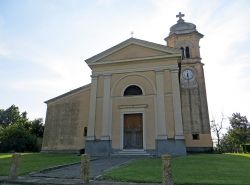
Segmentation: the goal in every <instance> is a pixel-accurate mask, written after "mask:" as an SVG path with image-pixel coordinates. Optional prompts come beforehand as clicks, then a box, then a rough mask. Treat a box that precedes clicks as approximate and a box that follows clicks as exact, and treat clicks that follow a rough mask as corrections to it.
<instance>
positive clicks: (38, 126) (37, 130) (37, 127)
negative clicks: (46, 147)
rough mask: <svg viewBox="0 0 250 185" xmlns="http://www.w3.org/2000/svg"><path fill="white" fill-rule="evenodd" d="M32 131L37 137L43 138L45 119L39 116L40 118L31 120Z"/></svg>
mask: <svg viewBox="0 0 250 185" xmlns="http://www.w3.org/2000/svg"><path fill="white" fill-rule="evenodd" d="M30 131H31V133H32V134H33V135H35V136H36V137H40V138H42V137H43V131H44V126H43V119H42V118H38V119H34V120H33V121H31V128H30Z"/></svg>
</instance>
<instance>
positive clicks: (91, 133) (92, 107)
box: [86, 75, 97, 140]
mask: <svg viewBox="0 0 250 185" xmlns="http://www.w3.org/2000/svg"><path fill="white" fill-rule="evenodd" d="M96 91H97V76H96V75H91V91H90V102H89V103H90V104H89V122H88V133H87V138H86V139H87V140H95V121H96V120H95V116H96Z"/></svg>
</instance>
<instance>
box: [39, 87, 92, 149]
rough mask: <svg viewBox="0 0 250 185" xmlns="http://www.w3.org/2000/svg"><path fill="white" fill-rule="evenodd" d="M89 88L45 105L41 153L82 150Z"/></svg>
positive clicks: (87, 111)
mask: <svg viewBox="0 0 250 185" xmlns="http://www.w3.org/2000/svg"><path fill="white" fill-rule="evenodd" d="M89 94H90V88H89V86H86V87H83V88H82V89H79V90H78V91H77V92H74V93H72V94H68V95H65V96H63V97H61V98H59V99H55V100H51V101H49V102H48V103H47V114H46V120H45V131H44V136H43V144H42V151H78V150H79V149H82V148H84V144H85V137H84V135H83V134H84V127H87V124H88V114H89Z"/></svg>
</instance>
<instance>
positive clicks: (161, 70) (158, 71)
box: [154, 68, 164, 73]
mask: <svg viewBox="0 0 250 185" xmlns="http://www.w3.org/2000/svg"><path fill="white" fill-rule="evenodd" d="M154 71H155V72H156V73H160V72H164V69H160V68H158V69H155V70H154Z"/></svg>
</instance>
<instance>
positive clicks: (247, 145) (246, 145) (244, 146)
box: [242, 143, 250, 153]
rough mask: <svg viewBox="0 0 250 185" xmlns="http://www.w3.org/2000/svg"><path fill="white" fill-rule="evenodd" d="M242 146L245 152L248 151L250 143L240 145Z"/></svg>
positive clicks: (249, 151) (249, 150)
mask: <svg viewBox="0 0 250 185" xmlns="http://www.w3.org/2000/svg"><path fill="white" fill-rule="evenodd" d="M242 148H243V151H244V152H245V153H250V143H249V144H244V145H242Z"/></svg>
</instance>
